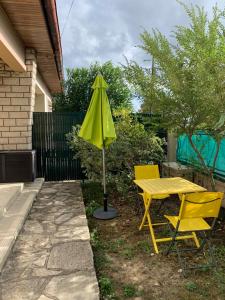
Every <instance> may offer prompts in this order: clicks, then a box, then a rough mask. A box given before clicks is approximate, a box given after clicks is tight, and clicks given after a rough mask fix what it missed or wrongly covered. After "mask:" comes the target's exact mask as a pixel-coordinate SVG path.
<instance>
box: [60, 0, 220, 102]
mask: <svg viewBox="0 0 225 300" xmlns="http://www.w3.org/2000/svg"><path fill="white" fill-rule="evenodd" d="M56 1H57V11H58V18H59V26H60V30H61V40H62V49H63V64H64V68H68V67H70V68H72V67H88V66H89V65H90V64H91V63H94V62H96V61H98V62H100V63H104V62H106V61H109V60H111V61H112V62H113V63H114V64H120V63H125V58H124V56H126V57H127V58H128V59H129V60H135V61H137V62H138V63H139V64H141V65H143V66H148V65H149V64H150V57H148V56H146V54H145V53H144V52H143V50H141V49H140V48H138V47H137V46H138V45H140V40H139V35H140V33H141V32H143V30H144V29H145V30H147V31H151V30H152V28H157V29H159V30H160V31H161V32H162V33H163V34H165V35H166V36H167V37H168V38H170V36H171V31H172V30H174V28H175V26H176V25H186V24H188V22H189V21H188V18H187V17H186V15H185V12H184V10H183V8H182V7H181V6H180V4H178V3H177V1H176V0H56ZM73 1H74V3H73V6H72V9H71V11H70V14H69V16H68V13H69V10H70V7H71V3H72V2H73ZM183 2H184V3H186V4H191V3H192V4H198V5H199V6H204V7H205V9H206V10H207V12H208V13H209V15H211V13H212V7H213V6H214V5H215V4H216V3H217V5H218V7H219V8H225V1H224V0H217V1H216V0H183ZM136 105H138V104H136Z"/></svg>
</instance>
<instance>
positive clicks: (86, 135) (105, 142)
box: [79, 74, 117, 219]
mask: <svg viewBox="0 0 225 300" xmlns="http://www.w3.org/2000/svg"><path fill="white" fill-rule="evenodd" d="M107 87H108V85H107V83H106V82H105V80H104V79H103V77H102V75H101V74H98V75H97V76H96V78H95V81H94V84H93V85H92V88H93V89H94V92H93V94H92V98H91V102H90V104H89V107H88V111H87V113H86V115H85V118H84V121H83V124H82V126H81V129H80V131H79V137H81V138H83V139H84V140H86V141H87V142H89V143H91V144H93V145H95V146H96V147H98V148H99V149H101V150H102V165H103V188H104V208H99V209H97V210H96V211H95V212H94V216H95V217H96V218H99V219H112V218H114V217H115V216H116V215H117V213H116V210H115V209H114V208H112V207H108V201H107V193H106V175H105V173H106V172H105V148H107V147H108V146H109V145H110V144H111V143H112V142H113V141H114V140H115V139H116V132H115V127H114V123H113V118H112V114H111V109H110V105H109V100H108V97H107V93H106V89H107Z"/></svg>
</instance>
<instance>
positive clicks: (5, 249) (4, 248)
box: [0, 236, 15, 270]
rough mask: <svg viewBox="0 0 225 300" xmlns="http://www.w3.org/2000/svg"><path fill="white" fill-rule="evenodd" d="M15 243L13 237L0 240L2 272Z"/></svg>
mask: <svg viewBox="0 0 225 300" xmlns="http://www.w3.org/2000/svg"><path fill="white" fill-rule="evenodd" d="M14 242H15V238H14V236H7V237H4V236H3V237H1V239H0V270H2V268H3V266H4V264H5V262H6V259H7V257H8V256H9V254H10V251H11V249H12V247H13V244H14Z"/></svg>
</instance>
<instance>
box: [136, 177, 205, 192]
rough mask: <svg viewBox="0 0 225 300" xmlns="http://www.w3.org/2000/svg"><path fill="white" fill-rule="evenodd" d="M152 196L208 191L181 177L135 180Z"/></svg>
mask: <svg viewBox="0 0 225 300" xmlns="http://www.w3.org/2000/svg"><path fill="white" fill-rule="evenodd" d="M134 183H135V184H136V185H138V186H139V187H140V188H141V189H142V190H143V191H144V192H146V193H148V194H150V195H156V194H157V195H159V194H182V193H184V194H185V193H196V192H205V191H206V189H205V188H203V187H202V186H200V185H197V184H195V183H193V182H191V181H188V180H186V179H184V178H181V177H173V178H157V179H138V180H134Z"/></svg>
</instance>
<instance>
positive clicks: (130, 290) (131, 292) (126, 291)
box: [123, 284, 137, 298]
mask: <svg viewBox="0 0 225 300" xmlns="http://www.w3.org/2000/svg"><path fill="white" fill-rule="evenodd" d="M123 295H124V297H125V298H132V297H135V296H136V295H137V291H136V288H135V286H133V285H131V284H128V285H125V286H124V288H123Z"/></svg>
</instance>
